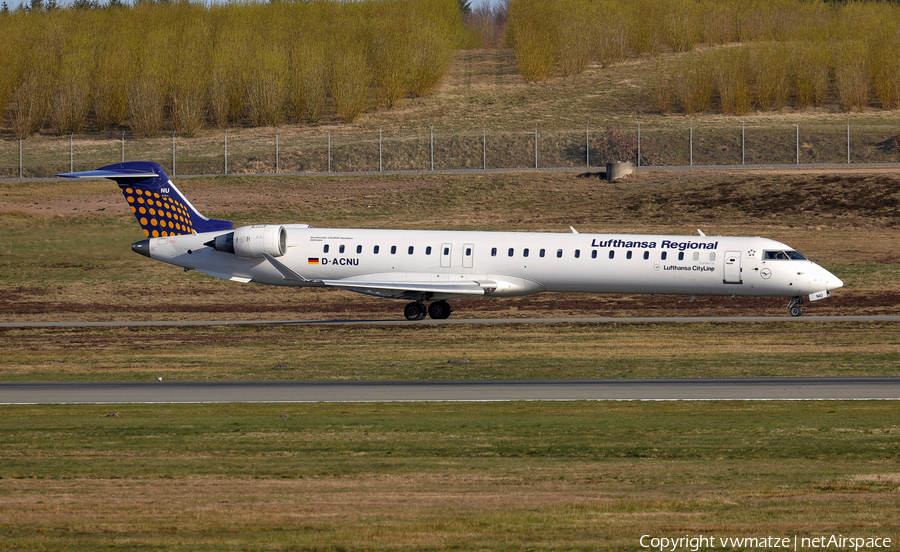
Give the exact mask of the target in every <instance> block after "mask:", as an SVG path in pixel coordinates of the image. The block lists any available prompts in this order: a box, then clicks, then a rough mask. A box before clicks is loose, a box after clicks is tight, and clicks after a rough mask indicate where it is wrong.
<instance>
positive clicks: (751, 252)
mask: <svg viewBox="0 0 900 552" xmlns="http://www.w3.org/2000/svg"><path fill="white" fill-rule="evenodd" d="M754 255H756V250H755V249H751V250H750V251H748V252H747V256H748V257H753V256H754Z"/></svg>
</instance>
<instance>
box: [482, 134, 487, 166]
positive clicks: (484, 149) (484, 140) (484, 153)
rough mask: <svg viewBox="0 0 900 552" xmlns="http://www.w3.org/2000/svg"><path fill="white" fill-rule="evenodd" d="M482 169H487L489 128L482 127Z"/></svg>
mask: <svg viewBox="0 0 900 552" xmlns="http://www.w3.org/2000/svg"><path fill="white" fill-rule="evenodd" d="M481 170H483V171H486V170H487V129H486V128H484V127H481Z"/></svg>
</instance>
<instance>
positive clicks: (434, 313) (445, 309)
mask: <svg viewBox="0 0 900 552" xmlns="http://www.w3.org/2000/svg"><path fill="white" fill-rule="evenodd" d="M451 312H453V310H452V309H451V308H450V304H449V303H447V302H446V301H435V302H434V303H432V304H430V305H428V316H430V317H432V318H434V319H435V320H444V319H445V318H449V317H450V313H451Z"/></svg>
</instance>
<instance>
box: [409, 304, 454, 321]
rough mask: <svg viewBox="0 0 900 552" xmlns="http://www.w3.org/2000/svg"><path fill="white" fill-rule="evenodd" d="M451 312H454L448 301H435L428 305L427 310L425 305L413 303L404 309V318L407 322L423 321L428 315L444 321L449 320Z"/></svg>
mask: <svg viewBox="0 0 900 552" xmlns="http://www.w3.org/2000/svg"><path fill="white" fill-rule="evenodd" d="M451 312H453V309H451V308H450V304H449V303H447V302H446V301H435V302H434V303H432V304H430V305H428V308H425V305H424V304H422V303H419V302H418V301H413V302H412V303H409V304H407V305H406V306H405V307H403V316H405V317H406V319H407V320H422V319H423V318H425V315H426V314H427V315H428V316H430V317H432V318H434V319H435V320H443V319H445V318H449V317H450V313H451Z"/></svg>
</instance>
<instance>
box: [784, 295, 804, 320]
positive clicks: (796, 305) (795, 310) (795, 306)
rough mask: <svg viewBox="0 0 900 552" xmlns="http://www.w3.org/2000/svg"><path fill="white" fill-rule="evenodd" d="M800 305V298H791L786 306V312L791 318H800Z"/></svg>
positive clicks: (801, 311) (801, 300)
mask: <svg viewBox="0 0 900 552" xmlns="http://www.w3.org/2000/svg"><path fill="white" fill-rule="evenodd" d="M802 304H803V298H802V297H791V302H790V303H788V306H787V309H788V312H789V313H791V316H800V315H801V314H803V309H801V308H800V305H802Z"/></svg>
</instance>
